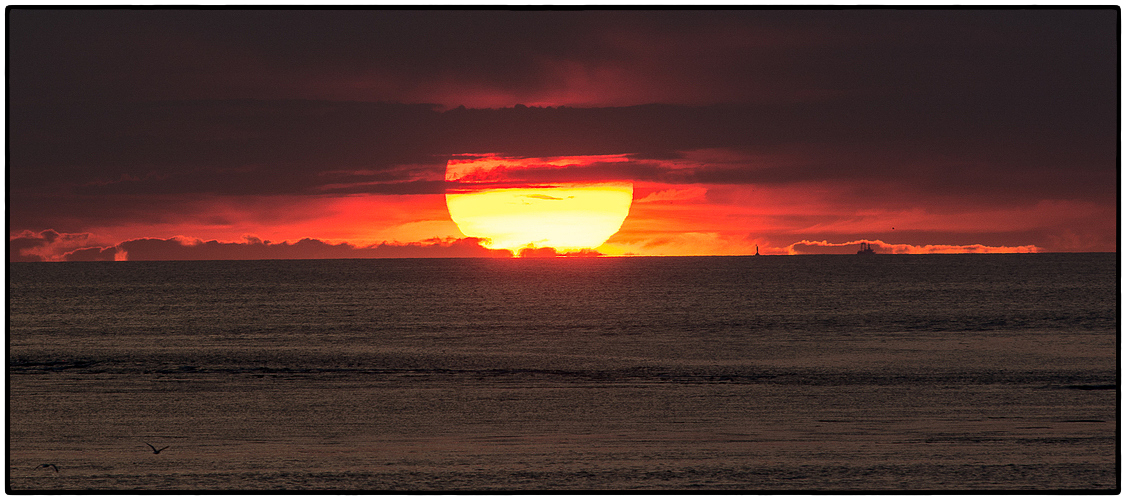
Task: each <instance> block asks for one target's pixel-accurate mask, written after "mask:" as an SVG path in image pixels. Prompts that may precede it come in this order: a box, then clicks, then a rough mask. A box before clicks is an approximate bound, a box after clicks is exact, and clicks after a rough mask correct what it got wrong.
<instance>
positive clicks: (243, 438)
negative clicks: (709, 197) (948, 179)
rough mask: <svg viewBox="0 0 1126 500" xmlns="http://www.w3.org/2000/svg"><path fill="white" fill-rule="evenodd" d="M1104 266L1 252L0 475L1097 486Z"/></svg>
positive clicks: (1110, 293)
mask: <svg viewBox="0 0 1126 500" xmlns="http://www.w3.org/2000/svg"><path fill="white" fill-rule="evenodd" d="M1117 260H1118V256H1117V254H1033V255H938V256H906V255H904V256H899V255H876V256H802V257H771V256H761V257H731V258H724V257H707V258H600V259H543V260H537V259H523V260H521V259H449V260H446V259H417V260H410V259H408V260H343V261H339V260H338V261H254V262H149V263H146V262H118V263H36V264H21V263H11V264H9V267H8V271H9V287H8V293H9V298H8V305H9V338H8V389H9V392H8V402H9V413H8V419H9V420H8V423H9V436H8V437H9V441H8V447H9V463H8V488H9V489H10V490H11V491H21V490H70V489H78V490H100V489H106V490H135V489H141V490H163V489H172V490H207V489H241V490H266V489H290V490H322V489H323V490H407V491H455V490H473V491H480V490H565V489H583V490H592V489H593V490H631V489H639V490H721V489H738V490H784V491H793V490H798V491H818V490H831V491H849V490H865V491H872V490H991V489H1001V490H1024V489H1031V490H1061V489H1084V490H1091V489H1093V490H1109V491H1112V490H1115V489H1117V488H1118V487H1119V485H1118V479H1117V477H1118V463H1117V461H1116V453H1115V452H1116V447H1117V441H1118V436H1117V426H1118V413H1117V397H1118V372H1117V363H1118V358H1117V329H1118V325H1119V324H1118V317H1119V316H1118V314H1119V312H1118V296H1117V293H1118V290H1117V284H1118V262H1117ZM145 442H148V443H152V444H154V445H156V446H157V447H161V446H169V448H168V449H166V450H164V451H163V452H161V453H160V454H153V453H152V451H151V450H150V449H149V447H148V446H147V445H146V444H144V443H145ZM42 463H53V464H57V465H58V467H59V471H58V472H55V471H54V470H51V469H46V468H36V466H37V465H39V464H42Z"/></svg>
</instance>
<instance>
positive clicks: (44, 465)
mask: <svg viewBox="0 0 1126 500" xmlns="http://www.w3.org/2000/svg"><path fill="white" fill-rule="evenodd" d="M47 467H50V468H52V469H55V472H58V471H59V467H58V466H57V465H55V464H39V466H38V467H36V469H46V468H47Z"/></svg>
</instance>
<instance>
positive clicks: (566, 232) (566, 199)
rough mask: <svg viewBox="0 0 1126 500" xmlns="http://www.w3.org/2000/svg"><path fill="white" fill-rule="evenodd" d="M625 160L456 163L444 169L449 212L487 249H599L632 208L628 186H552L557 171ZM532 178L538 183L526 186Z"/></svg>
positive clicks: (591, 158)
mask: <svg viewBox="0 0 1126 500" xmlns="http://www.w3.org/2000/svg"><path fill="white" fill-rule="evenodd" d="M619 161H627V160H626V159H625V157H624V156H621V155H610V156H584V157H553V158H503V157H497V156H493V155H485V156H472V157H468V158H466V157H457V158H454V159H452V160H450V161H449V162H448V163H447V164H446V182H447V186H449V187H448V188H447V190H446V207H447V208H448V209H449V212H450V218H451V219H453V221H454V223H456V224H457V226H458V229H460V230H461V232H462V233H463V234H465V235H466V236H471V237H478V238H483V239H485V240H487V242H486V243H485V244H484V245H485V246H486V247H488V248H503V249H508V250H511V251H513V252H514V253H515V252H517V251H518V250H519V249H521V248H526V247H537V248H543V247H553V248H555V249H557V250H560V251H576V250H581V249H585V248H596V247H598V246H600V245H602V244H603V243H605V242H606V240H607V239H609V238H610V236H613V235H614V233H616V232H618V229H620V228H621V227H622V222H623V221H625V219H626V216H628V215H629V209H630V205H631V204H632V203H633V184H632V183H630V182H624V181H602V182H550V181H548V179H545V177H551V176H552V174H553V173H556V172H565V171H573V169H575V168H582V167H585V166H590V165H592V164H601V163H613V162H619ZM530 180H535V181H536V182H534V183H532V182H529V181H530Z"/></svg>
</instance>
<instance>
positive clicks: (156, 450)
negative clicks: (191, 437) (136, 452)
mask: <svg viewBox="0 0 1126 500" xmlns="http://www.w3.org/2000/svg"><path fill="white" fill-rule="evenodd" d="M141 442H142V443H145V442H144V441H141ZM145 444H148V443H145ZM169 446H171V445H169ZM149 448H152V454H153V455H157V454H159V453H160V452H162V451H164V450H167V449H168V446H165V447H164V448H161V449H159V450H158V449H156V447H155V446H153V445H151V444H149Z"/></svg>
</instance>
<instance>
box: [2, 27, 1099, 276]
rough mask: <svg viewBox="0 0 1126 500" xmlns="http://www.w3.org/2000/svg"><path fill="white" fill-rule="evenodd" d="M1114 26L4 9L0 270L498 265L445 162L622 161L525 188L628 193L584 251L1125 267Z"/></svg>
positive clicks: (561, 173) (570, 170)
mask: <svg viewBox="0 0 1126 500" xmlns="http://www.w3.org/2000/svg"><path fill="white" fill-rule="evenodd" d="M1118 21H1119V11H1118V9H1117V8H1116V7H1104V8H1094V9H1072V10H1068V9H1016V8H1013V9H1000V10H988V9H952V8H942V9H929V10H919V9H895V8H888V9H879V8H875V9H852V8H821V9H800V8H798V9H764V8H749V9H733V10H717V9H708V10H684V9H673V10H663V9H636V10H607V9H598V8H593V9H586V10H568V9H562V10H536V9H532V10H519V9H517V10H501V9H495V8H494V9H460V10H458V9H454V10H433V9H424V10H387V9H358V10H356V9H346V10H309V9H294V10H285V9H276V8H275V9H252V10H231V9H136V10H131V9H125V8H113V9H98V10H82V9H29V8H10V9H9V10H8V12H7V36H8V40H7V55H8V86H7V88H8V108H7V109H8V153H9V161H8V184H7V188H8V189H7V196H8V230H9V260H10V261H37V260H48V261H60V260H170V259H171V260H181V259H183V260H191V259H262V258H366V257H459V256H460V257H469V256H507V255H510V253H508V252H507V251H503V250H494V249H489V248H487V247H486V245H485V243H487V242H485V241H482V240H481V239H480V238H479V237H472V236H469V235H466V234H464V233H462V232H461V231H460V230H459V228H458V226H457V224H455V223H454V222H453V220H452V219H451V217H450V213H449V211H448V210H447V207H446V204H445V196H444V194H445V191H446V188H447V182H446V181H445V170H446V163H447V161H448V160H450V159H451V158H456V157H458V155H495V156H496V157H504V158H514V159H519V158H551V157H591V158H597V157H599V156H603V155H611V156H612V157H614V158H618V159H623V158H624V159H625V161H613V162H599V161H585V162H579V163H576V164H573V165H568V166H564V167H558V168H555V169H551V170H550V171H548V170H545V171H543V172H540V173H541V174H542V176H541V177H538V178H535V177H534V176H533V174H535V173H536V172H535V171H534V169H533V171H529V172H528V176H529V177H528V178H527V179H524V181H526V182H529V183H532V182H535V183H544V182H559V183H563V182H603V181H628V182H631V183H632V185H633V202H632V205H631V206H630V209H629V215H628V216H627V217H626V218H625V220H624V222H623V223H622V225H621V228H620V230H619V231H618V232H617V233H615V234H614V235H613V236H611V237H610V239H609V240H608V241H606V243H604V244H603V245H601V246H599V247H597V248H596V249H594V251H593V252H584V254H594V253H600V254H603V255H746V254H753V253H755V251H756V250H757V251H759V252H761V253H762V254H816V253H855V251H856V250H858V249H859V243H860V242H862V241H867V242H871V243H873V247H874V248H875V250H876V251H877V252H880V253H953V252H1091V251H1095V252H1117V251H1118V236H1117V230H1118V225H1117V217H1118V213H1119V212H1118V206H1119V205H1118V186H1119V170H1118V164H1117V161H1118V149H1117V148H1118V142H1117V141H1118V134H1119V132H1118V120H1119V82H1118V71H1119V70H1118V62H1119V61H1118V58H1119V56H1118V46H1119V41H1118V34H1117V28H1118ZM529 253H536V252H529ZM550 253H551V252H550V251H549V252H548V254H550Z"/></svg>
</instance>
